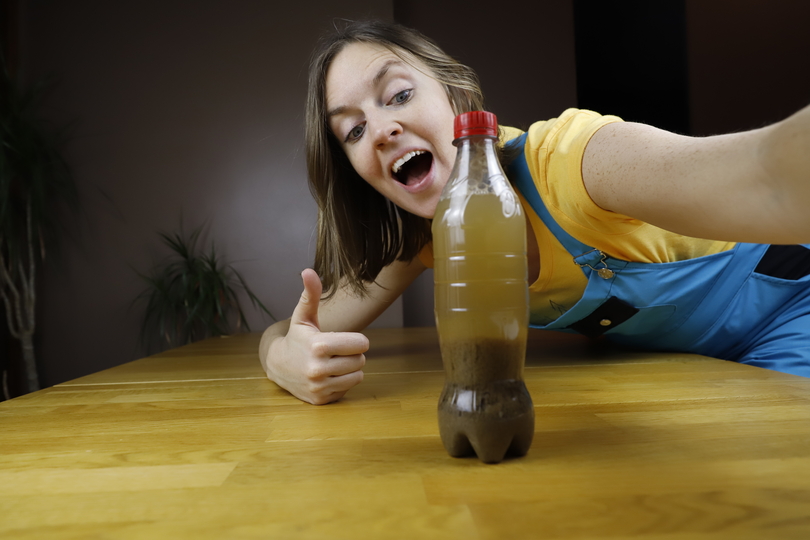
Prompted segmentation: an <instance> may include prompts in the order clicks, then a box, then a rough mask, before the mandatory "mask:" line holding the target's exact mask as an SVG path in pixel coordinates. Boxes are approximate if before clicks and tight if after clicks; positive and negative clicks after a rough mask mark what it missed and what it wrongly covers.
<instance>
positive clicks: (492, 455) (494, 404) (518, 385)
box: [438, 379, 534, 463]
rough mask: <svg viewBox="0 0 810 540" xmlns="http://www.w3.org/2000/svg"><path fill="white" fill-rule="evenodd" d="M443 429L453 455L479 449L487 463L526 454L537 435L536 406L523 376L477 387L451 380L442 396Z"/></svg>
mask: <svg viewBox="0 0 810 540" xmlns="http://www.w3.org/2000/svg"><path fill="white" fill-rule="evenodd" d="M438 414H439V433H440V435H441V439H442V444H444V447H445V449H446V450H447V453H448V454H450V455H451V456H453V457H464V456H470V455H472V454H473V453H475V454H476V455H477V456H478V458H479V459H480V460H481V461H483V462H485V463H498V462H500V461H502V460H503V459H504V457H506V456H515V457H519V456H524V455H526V452H528V451H529V447H530V446H531V443H532V438H533V437H534V406H533V405H532V398H531V396H530V395H529V392H528V390H527V389H526V385H525V383H524V382H523V381H522V380H517V379H512V380H500V381H492V382H490V383H487V384H479V385H476V386H474V387H466V386H459V385H456V384H452V383H450V382H448V383H447V384H446V385H445V387H444V390H443V391H442V395H441V397H440V398H439V407H438Z"/></svg>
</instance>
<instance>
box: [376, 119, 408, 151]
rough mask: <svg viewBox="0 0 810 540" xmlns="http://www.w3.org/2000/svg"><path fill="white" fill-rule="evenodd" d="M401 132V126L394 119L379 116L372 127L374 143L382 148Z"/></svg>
mask: <svg viewBox="0 0 810 540" xmlns="http://www.w3.org/2000/svg"><path fill="white" fill-rule="evenodd" d="M401 134H402V126H401V125H400V124H399V122H397V121H396V120H394V119H391V118H381V119H379V120H378V121H377V126H376V127H375V129H374V145H375V146H376V147H377V148H382V147H383V146H385V145H386V144H388V143H389V142H391V141H392V140H393V139H395V138H397V136H399V135H401Z"/></svg>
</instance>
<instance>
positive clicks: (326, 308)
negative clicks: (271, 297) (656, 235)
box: [259, 259, 425, 405]
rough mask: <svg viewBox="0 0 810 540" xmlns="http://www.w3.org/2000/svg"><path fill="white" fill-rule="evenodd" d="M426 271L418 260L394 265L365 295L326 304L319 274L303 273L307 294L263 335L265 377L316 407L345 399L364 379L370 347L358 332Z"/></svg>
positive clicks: (342, 294)
mask: <svg viewBox="0 0 810 540" xmlns="http://www.w3.org/2000/svg"><path fill="white" fill-rule="evenodd" d="M424 268H425V267H424V266H423V265H422V263H421V262H420V261H419V260H418V259H416V260H414V261H413V262H411V263H403V262H395V263H393V264H391V265H389V266H387V267H386V268H384V269H383V271H382V272H380V275H379V276H378V277H377V281H376V282H375V283H373V284H371V285H370V286H369V295H368V296H367V297H365V298H358V297H356V296H354V295H352V294H351V293H349V292H348V291H347V290H345V289H340V290H338V291H337V292H336V293H335V295H334V296H333V297H332V298H330V299H329V300H328V301H326V302H321V282H320V279H319V278H318V275H317V274H316V273H315V271H314V270H310V269H307V270H304V272H303V273H302V274H301V277H302V279H303V283H304V292H303V293H302V294H301V299H300V300H299V302H298V305H297V306H296V307H295V311H293V314H292V317H291V318H289V319H287V320H284V321H280V322H277V323H275V324H274V325H272V326H270V327H269V328H268V329H267V330H266V331H265V332H264V335H262V340H261V342H260V344H259V359H260V360H261V363H262V367H263V368H264V371H265V373H266V374H267V377H268V378H269V379H270V380H272V381H274V382H275V383H276V384H278V385H279V386H281V387H282V388H284V389H285V390H287V391H288V392H290V393H291V394H293V395H294V396H295V397H297V398H298V399H300V400H302V401H306V402H309V403H312V404H315V405H322V404H325V403H330V402H332V401H337V400H338V399H340V398H341V397H343V395H344V394H346V392H348V391H349V390H350V389H351V388H353V387H354V386H356V385H358V384H360V382H362V380H363V371H362V369H363V366H364V365H365V361H366V359H365V355H364V353H365V352H366V351H367V350H368V348H369V343H368V339H367V338H366V336H364V335H363V334H360V333H359V331H360V330H362V329H364V328H365V327H366V326H368V325H369V324H370V323H371V322H372V321H374V319H376V318H377V317H378V316H379V315H380V314H381V313H382V312H383V311H385V309H386V308H387V307H388V306H389V305H391V303H392V302H393V301H394V300H396V299H397V298H398V297H399V296H400V295H401V294H402V292H403V291H404V290H405V288H406V287H407V286H408V285H409V284H410V283H411V282H412V281H413V280H414V279H415V278H416V277H417V276H418V275H419V274H420V273H421V272H422V271H423V270H424Z"/></svg>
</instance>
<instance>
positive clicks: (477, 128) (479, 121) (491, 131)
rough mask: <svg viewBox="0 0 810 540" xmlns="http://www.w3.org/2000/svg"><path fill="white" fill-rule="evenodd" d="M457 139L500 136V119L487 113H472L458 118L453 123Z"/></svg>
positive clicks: (462, 114) (463, 114)
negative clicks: (473, 136) (476, 136)
mask: <svg viewBox="0 0 810 540" xmlns="http://www.w3.org/2000/svg"><path fill="white" fill-rule="evenodd" d="M453 129H454V130H455V138H456V139H458V138H460V137H468V136H470V135H489V136H490V137H497V136H498V117H497V116H495V115H494V114H492V113H491V112H487V111H470V112H466V113H461V114H460V115H458V116H456V120H455V121H454V122H453Z"/></svg>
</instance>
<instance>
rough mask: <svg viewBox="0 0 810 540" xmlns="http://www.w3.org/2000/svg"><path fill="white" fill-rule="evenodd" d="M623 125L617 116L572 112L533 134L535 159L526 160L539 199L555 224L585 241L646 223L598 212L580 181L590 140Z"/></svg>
mask: <svg viewBox="0 0 810 540" xmlns="http://www.w3.org/2000/svg"><path fill="white" fill-rule="evenodd" d="M621 121H622V120H621V118H619V117H617V116H602V115H600V114H597V113H595V112H592V111H586V110H578V109H568V110H567V111H565V112H564V113H563V114H561V115H560V117H559V118H555V119H552V120H548V121H545V122H538V123H536V124H534V125H532V127H531V128H530V129H529V138H528V145H527V148H526V151H527V152H528V154H529V155H530V156H531V157H533V159H527V161H528V162H529V168H530V170H531V173H532V177H533V178H534V179H535V183H536V185H537V188H538V191H539V192H540V196H541V197H542V198H543V202H545V204H546V207H547V208H548V210H549V212H550V213H551V214H552V216H553V217H554V219H555V220H556V221H557V223H559V224H560V225H561V226H562V227H563V228H564V229H566V230H567V231H568V232H569V233H570V234H572V235H574V236H576V237H577V238H580V239H581V240H583V241H585V238H583V235H585V236H590V235H591V234H593V233H594V232H598V233H599V234H600V235H605V234H627V233H629V232H632V231H633V230H634V229H636V228H638V227H639V226H641V224H642V223H641V222H640V221H638V220H635V219H632V218H629V217H627V216H623V215H621V214H616V213H614V212H610V211H607V210H604V209H602V208H600V207H599V206H598V205H597V204H596V203H594V202H593V200H592V199H591V198H590V196H589V195H588V192H587V190H586V189H585V184H584V182H583V180H582V158H583V156H584V154H585V147H586V146H587V145H588V142H589V141H590V139H591V137H592V136H593V135H594V133H596V132H597V131H598V130H599V129H600V128H602V127H603V126H605V125H607V124H610V123H613V122H621ZM529 155H527V158H528V157H529Z"/></svg>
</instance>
